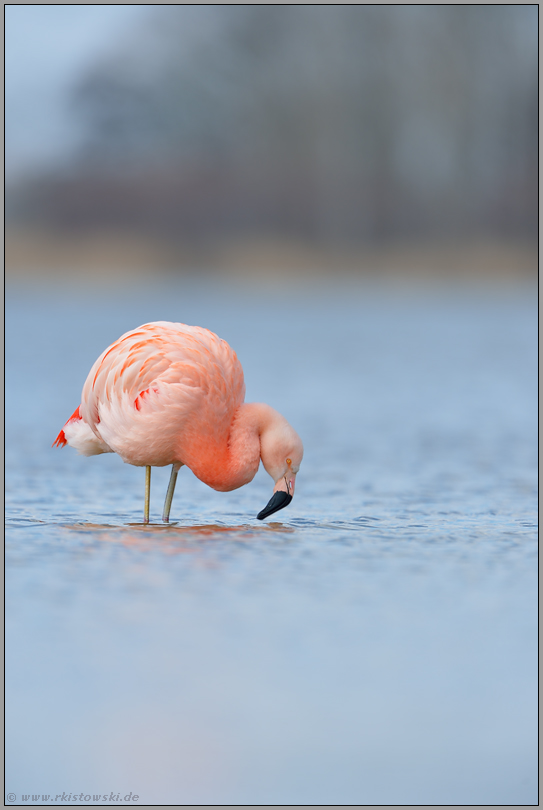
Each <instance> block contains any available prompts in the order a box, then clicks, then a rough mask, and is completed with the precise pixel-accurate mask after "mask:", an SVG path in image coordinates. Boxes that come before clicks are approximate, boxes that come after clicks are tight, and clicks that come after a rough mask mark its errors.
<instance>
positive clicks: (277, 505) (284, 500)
mask: <svg viewBox="0 0 543 810" xmlns="http://www.w3.org/2000/svg"><path fill="white" fill-rule="evenodd" d="M291 500H292V495H289V494H288V492H281V491H279V492H274V493H273V495H272V497H271V498H270V500H269V501H268V503H267V504H266V506H265V507H264V509H262V511H261V512H259V513H258V515H257V516H256V518H257V520H264V518H267V517H269V516H270V515H273V513H274V512H278V511H279V510H280V509H283V508H284V507H285V506H288V505H289V503H290V502H291Z"/></svg>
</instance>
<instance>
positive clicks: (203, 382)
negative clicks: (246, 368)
mask: <svg viewBox="0 0 543 810" xmlns="http://www.w3.org/2000/svg"><path fill="white" fill-rule="evenodd" d="M244 396H245V384H244V379H243V371H242V368H241V364H240V363H239V360H238V359H237V356H236V354H235V352H234V351H233V350H232V349H231V348H230V347H229V346H228V344H227V343H226V342H225V341H223V340H221V339H220V338H218V337H217V335H215V334H213V333H212V332H210V331H209V330H207V329H202V328H200V327H195V326H186V325H185V324H173V323H167V322H156V323H149V324H144V325H143V326H141V327H139V328H138V329H135V330H133V331H131V332H127V333H126V334H125V335H123V336H122V337H121V338H119V340H117V341H116V342H115V343H113V344H112V346H110V347H109V348H108V349H106V351H105V352H103V354H102V355H101V356H100V357H99V358H98V360H97V361H96V363H95V364H94V365H93V367H92V369H91V371H90V373H89V375H88V377H87V380H86V382H85V385H84V387H83V396H82V402H81V411H80V414H81V417H82V420H83V421H84V422H85V423H86V424H87V425H88V426H89V427H90V429H91V431H92V432H93V433H94V434H95V435H96V436H97V437H98V438H99V439H100V441H101V442H103V443H104V444H105V445H106V446H108V447H109V448H112V449H113V450H114V451H115V452H116V453H118V454H119V455H120V456H121V457H122V458H123V459H124V460H125V461H127V462H128V463H130V464H137V465H142V466H143V465H152V466H164V465H166V464H171V463H175V462H179V463H184V462H183V459H182V458H180V457H179V452H177V450H178V448H179V444H180V440H181V441H182V443H184V444H185V445H189V444H190V443H191V442H194V441H201V439H202V431H204V432H205V434H206V435H207V436H208V438H209V440H210V441H211V442H213V441H217V442H221V441H222V442H224V441H226V438H227V435H228V430H229V428H230V424H231V421H232V418H233V414H234V411H235V409H236V408H237V407H238V406H239V405H240V404H241V403H242V402H243V399H244Z"/></svg>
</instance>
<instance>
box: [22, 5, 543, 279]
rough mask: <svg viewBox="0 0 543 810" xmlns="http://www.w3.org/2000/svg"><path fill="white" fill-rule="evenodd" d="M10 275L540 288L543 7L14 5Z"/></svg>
mask: <svg viewBox="0 0 543 810" xmlns="http://www.w3.org/2000/svg"><path fill="white" fill-rule="evenodd" d="M6 32H7V35H6V174H7V184H8V187H7V201H6V202H7V268H8V274H21V273H22V272H24V271H25V270H33V271H35V272H40V273H43V272H44V268H46V267H47V268H48V269H49V271H52V270H55V271H56V272H58V271H59V270H61V269H62V268H65V269H68V268H69V270H70V272H72V273H76V272H78V271H83V270H87V271H88V270H89V269H90V268H93V267H94V268H95V269H97V268H98V267H107V269H108V271H111V270H115V269H116V268H124V270H125V271H126V270H129V271H130V270H134V271H135V270H136V269H140V270H141V269H145V270H153V269H155V270H157V269H167V270H174V271H177V272H179V271H185V272H186V271H187V270H193V269H195V268H198V269H208V270H209V269H210V268H223V269H226V270H228V269H230V270H231V271H234V270H236V271H238V270H242V271H244V272H245V273H246V274H247V275H250V274H251V273H252V272H256V271H257V270H258V269H259V268H263V269H265V270H272V269H273V270H275V269H278V268H283V269H286V270H288V271H301V270H305V271H310V270H320V271H321V272H324V273H326V272H331V268H332V267H333V268H334V271H335V272H337V270H338V269H342V268H343V269H347V270H350V271H354V272H355V273H356V274H364V273H367V272H377V273H384V272H386V271H391V270H394V271H395V272H398V273H402V274H403V275H407V276H411V275H413V274H414V273H416V272H424V273H430V274H432V275H435V274H439V273H440V272H441V273H448V274H451V273H452V274H461V273H462V272H463V273H464V274H466V273H467V274H473V273H486V274H494V275H496V274H500V273H501V274H503V273H506V274H511V273H520V274H525V273H532V274H533V273H534V272H535V266H536V264H535V241H536V237H537V156H538V153H537V138H538V134H537V132H538V130H537V122H538V106H537V105H538V84H537V58H538V7H537V5H533V4H532V5H512V4H505V5H496V4H495V5H480V4H474V5H469V4H461V5H456V6H455V5H437V6H436V5H429V6H423V5H399V6H398V5H383V6H378V5H341V4H340V5H337V6H335V5H322V6H318V5H313V6H311V5H310V6H303V5H296V4H295V5H290V6H289V5H287V6H284V5H235V4H234V5H231V4H229V5H220V4H218V5H206V4H202V5H173V6H172V5H153V6H151V5H109V4H108V5H87V6H85V5H81V6H74V5H68V6H58V5H41V6H40V5H15V4H13V5H10V6H8V7H7V9H6Z"/></svg>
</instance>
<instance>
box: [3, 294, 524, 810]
mask: <svg viewBox="0 0 543 810" xmlns="http://www.w3.org/2000/svg"><path fill="white" fill-rule="evenodd" d="M536 319H537V309H536V300H535V290H532V289H525V288H522V289H520V288H508V289H497V290H493V291H491V292H489V291H483V290H476V289H464V290H458V289H444V288H441V289H439V290H437V289H436V290H433V291H428V290H420V289H410V290H402V289H399V288H396V289H394V290H388V291H387V290H384V289H377V288H370V287H354V286H353V287H349V288H344V287H340V288H334V287H332V286H330V287H329V288H321V287H317V288H315V287H311V286H310V285H308V287H307V288H306V289H301V288H300V289H292V290H288V289H286V286H285V285H284V284H282V285H278V288H276V289H271V288H270V289H262V290H254V291H252V292H247V291H245V292H242V290H241V288H239V287H237V286H235V285H234V286H233V285H228V284H226V283H222V282H218V281H213V282H207V283H206V284H199V283H196V282H182V281H178V280H176V281H170V282H166V281H160V282H158V281H157V282H156V283H154V284H149V285H148V286H146V287H142V286H139V287H138V286H134V287H129V288H127V289H123V288H121V287H112V288H111V289H106V288H104V287H101V288H99V289H95V290H92V289H82V288H78V287H75V286H73V287H64V288H61V287H58V288H46V287H43V288H40V287H35V288H33V289H29V288H25V289H22V288H21V289H13V290H11V291H10V292H9V294H8V301H7V524H8V528H7V662H8V663H7V695H8V704H7V709H8V711H7V728H8V737H7V781H6V790H7V791H12V792H13V793H15V794H16V795H17V796H22V795H25V794H26V795H31V794H46V795H47V794H49V795H51V801H52V800H53V798H54V797H55V796H56V795H57V794H62V793H65V794H66V795H68V794H70V795H72V796H76V795H77V796H79V794H80V793H81V792H83V794H86V795H89V796H90V795H104V794H106V793H107V795H108V796H109V794H110V792H114V794H116V793H119V795H120V797H121V798H122V797H123V796H124V795H125V794H128V793H130V792H132V794H136V795H138V796H139V797H140V798H139V800H138V801H139V802H140V803H144V804H158V803H171V804H176V803H177V804H191V803H192V804H243V803H246V804H425V803H426V804H447V803H449V804H455V803H457V804H477V803H486V804H534V803H536V802H537V794H536V778H537V774H536V766H537V760H536V756H537V750H536V733H537V726H536V621H537V605H536V539H537V527H536V520H537V517H536V514H537V513H536V509H537V502H536V497H537V496H536V485H537V433H536V430H537V376H536V375H537V366H536V362H537V354H536V352H537V348H536V347H537V320H536ZM150 320H173V321H184V322H186V323H191V324H199V325H201V326H206V327H208V328H209V329H212V330H213V331H215V332H217V333H218V334H219V335H220V336H221V337H224V338H225V339H226V340H228V341H229V342H230V344H231V345H232V346H233V347H234V348H235V349H236V351H237V353H238V355H239V357H240V359H241V362H242V364H243V366H244V369H245V376H246V383H247V399H248V401H265V402H268V403H269V404H271V405H273V406H274V407H275V408H277V409H278V410H279V411H281V412H282V413H283V414H284V415H285V416H286V417H287V418H288V419H289V421H290V422H291V423H292V424H293V425H294V426H295V427H296V429H297V430H298V431H299V433H300V434H301V436H302V438H303V440H304V444H305V458H304V462H303V465H302V470H301V472H300V474H299V475H298V483H297V488H296V495H295V498H294V500H293V502H292V504H291V505H290V506H289V507H288V508H287V509H285V510H283V511H281V512H279V513H277V514H276V515H274V516H273V517H272V518H270V519H269V520H268V521H265V522H264V523H261V522H259V521H257V520H256V519H255V516H256V514H257V512H258V511H259V510H260V509H261V508H262V506H263V505H264V504H265V503H266V502H267V500H268V498H269V497H270V495H271V480H270V479H269V477H268V476H267V475H266V473H265V472H263V471H262V470H261V471H260V472H259V473H258V475H257V477H256V478H255V480H254V481H253V482H252V483H251V484H249V485H248V486H246V487H244V488H242V489H241V490H238V491H236V492H232V493H226V494H225V493H217V492H214V491H212V490H210V489H209V488H207V487H206V486H204V485H203V484H201V483H200V482H199V481H197V480H196V479H195V478H194V476H193V475H192V474H191V473H190V471H188V470H186V469H183V470H182V471H181V472H180V475H179V481H178V489H177V492H176V495H175V499H174V504H173V509H172V519H173V520H175V521H176V523H175V525H172V526H170V527H163V526H161V525H155V526H149V527H143V526H141V525H140V526H138V525H130V524H138V523H140V522H141V517H142V502H143V487H144V475H143V471H142V470H141V469H138V468H135V467H130V466H128V465H125V464H123V463H122V462H121V460H120V459H119V458H118V457H117V456H114V455H109V456H98V457H94V458H90V459H87V458H82V457H80V456H78V455H77V454H76V453H75V451H73V450H71V449H70V448H65V449H63V450H58V449H55V450H53V449H51V443H52V441H53V440H54V438H55V436H56V435H57V433H58V431H59V429H60V428H61V427H62V425H63V423H64V422H65V420H66V419H67V418H68V417H69V416H70V414H71V413H72V411H73V410H74V408H75V407H76V406H77V405H78V403H79V401H80V399H79V397H80V392H81V388H82V385H83V382H84V380H85V377H86V374H87V372H88V370H89V369H90V366H91V365H92V363H93V362H94V360H95V359H96V357H97V356H98V355H99V354H100V352H101V351H102V350H103V349H104V348H105V347H106V346H107V345H108V344H109V343H111V342H112V341H113V340H115V339H116V338H117V337H119V336H120V335H121V334H122V333H123V332H124V331H127V330H128V329H131V328H133V327H135V326H138V325H140V324H141V323H144V322H147V321H150ZM167 479H168V471H167V470H154V471H153V481H152V501H151V515H152V519H153V520H155V521H157V523H158V521H159V518H160V514H161V508H162V501H163V497H164V493H165V489H166V485H167ZM70 801H71V803H78V802H79V799H76V800H73V799H71V800H70ZM89 801H90V800H89V799H88V800H87V801H86V803H87V804H88V803H89ZM80 803H85V798H84V797H83V799H82V800H81V802H80Z"/></svg>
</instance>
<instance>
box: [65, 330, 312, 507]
mask: <svg viewBox="0 0 543 810" xmlns="http://www.w3.org/2000/svg"><path fill="white" fill-rule="evenodd" d="M244 397H245V382H244V379H243V369H242V367H241V363H240V362H239V360H238V358H237V356H236V353H235V352H234V351H233V349H231V348H230V346H229V345H228V343H226V341H224V340H221V339H220V338H219V337H217V335H215V334H213V332H210V331H209V330H208V329H202V328H201V327H199V326H186V325H185V324H182V323H168V322H166V321H158V322H156V323H147V324H144V325H143V326H140V327H139V328H138V329H134V330H132V331H131V332H127V333H126V334H124V335H122V336H121V337H120V338H119V339H118V340H116V341H115V343H112V345H111V346H109V348H107V349H106V350H105V351H104V352H103V353H102V354H101V355H100V357H99V358H98V360H97V361H96V362H95V364H94V365H93V367H92V368H91V370H90V372H89V375H88V377H87V379H86V382H85V385H84V386H83V393H82V397H81V405H79V407H78V408H76V410H75V411H74V413H73V414H72V416H71V417H70V418H69V419H68V421H67V422H66V424H65V425H64V427H63V429H62V430H61V431H60V433H59V434H58V436H57V438H56V440H55V442H54V443H53V446H57V447H64V446H65V445H66V444H69V445H70V446H71V447H74V448H75V449H76V450H78V451H79V452H80V453H82V454H83V455H85V456H94V455H97V454H99V453H118V455H119V456H120V457H121V458H122V459H123V461H124V462H126V463H127V464H134V465H136V466H138V467H145V468H146V470H145V505H144V523H148V522H149V500H150V489H151V467H165V466H167V465H169V464H171V465H172V473H171V477H170V483H169V485H168V490H167V493H166V501H165V503H164V511H163V515H162V519H163V521H164V522H165V523H167V522H168V521H169V517H170V508H171V505H172V499H173V493H174V489H175V484H176V480H177V473H178V472H179V469H180V468H181V467H182V466H183V465H186V466H187V467H188V468H189V469H191V470H192V472H193V473H194V474H195V475H196V477H197V478H199V479H200V481H203V482H204V483H205V484H208V486H210V487H212V488H213V489H216V490H219V491H220V492H229V491H230V490H233V489H238V487H241V486H243V485H244V484H248V483H249V481H252V479H253V478H254V476H255V474H256V471H257V470H258V466H259V463H260V459H262V463H263V465H264V468H265V469H266V471H267V472H268V473H269V475H271V477H272V478H273V480H274V482H275V486H274V490H273V495H272V497H271V499H270V501H269V503H268V504H267V505H266V506H265V507H264V509H262V511H261V512H259V514H258V515H257V517H258V519H259V520H263V519H264V518H265V517H268V516H269V515H271V514H273V513H274V512H277V511H278V510H279V509H282V508H283V507H284V506H287V505H288V504H289V503H290V502H291V500H292V496H293V494H294V485H295V480H296V473H297V472H298V470H299V468H300V463H301V461H302V456H303V446H302V442H301V439H300V437H299V436H298V434H297V433H296V431H295V430H294V429H293V428H292V427H291V426H290V425H289V423H288V422H287V420H286V419H285V418H284V417H283V416H281V414H280V413H278V412H277V411H275V410H274V409H273V408H271V407H270V406H269V405H264V404H260V403H244V401H243V400H244Z"/></svg>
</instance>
